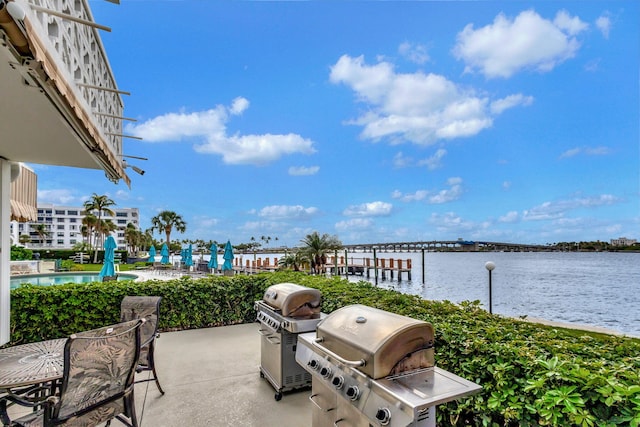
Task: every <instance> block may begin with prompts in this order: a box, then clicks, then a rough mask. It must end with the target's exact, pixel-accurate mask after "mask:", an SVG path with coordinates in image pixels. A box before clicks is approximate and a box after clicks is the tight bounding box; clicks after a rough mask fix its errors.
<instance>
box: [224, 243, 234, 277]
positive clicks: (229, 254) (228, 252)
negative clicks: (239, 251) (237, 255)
mask: <svg viewBox="0 0 640 427" xmlns="http://www.w3.org/2000/svg"><path fill="white" fill-rule="evenodd" d="M222 258H224V264H222V271H225V270H233V264H231V261H233V246H231V242H230V241H229V240H227V244H226V245H224V255H222Z"/></svg>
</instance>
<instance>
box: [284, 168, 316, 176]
mask: <svg viewBox="0 0 640 427" xmlns="http://www.w3.org/2000/svg"><path fill="white" fill-rule="evenodd" d="M319 171H320V166H291V167H290V168H289V175H293V176H304V175H315V174H317V173H318V172H319Z"/></svg>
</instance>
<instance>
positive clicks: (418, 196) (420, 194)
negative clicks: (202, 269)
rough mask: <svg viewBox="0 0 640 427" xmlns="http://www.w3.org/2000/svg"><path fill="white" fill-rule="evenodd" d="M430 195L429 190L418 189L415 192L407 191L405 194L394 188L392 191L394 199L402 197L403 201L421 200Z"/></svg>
mask: <svg viewBox="0 0 640 427" xmlns="http://www.w3.org/2000/svg"><path fill="white" fill-rule="evenodd" d="M428 195H429V192H428V191H427V190H417V191H416V192H415V193H407V194H403V193H402V192H400V191H399V190H394V192H393V193H391V197H392V198H394V199H400V200H402V201H403V202H417V201H420V200H424V199H425V198H426V197H427V196H428Z"/></svg>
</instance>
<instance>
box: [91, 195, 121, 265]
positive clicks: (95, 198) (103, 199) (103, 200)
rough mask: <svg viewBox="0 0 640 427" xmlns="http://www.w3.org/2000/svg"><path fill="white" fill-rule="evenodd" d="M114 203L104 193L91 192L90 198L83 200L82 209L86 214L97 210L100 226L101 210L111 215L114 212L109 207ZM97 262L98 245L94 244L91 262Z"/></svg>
mask: <svg viewBox="0 0 640 427" xmlns="http://www.w3.org/2000/svg"><path fill="white" fill-rule="evenodd" d="M115 204H116V202H114V201H113V200H111V199H110V198H109V197H108V196H105V195H102V196H99V195H98V194H96V193H93V194H92V195H91V199H90V200H87V201H86V202H84V210H85V213H86V214H87V215H88V214H89V213H91V212H93V211H98V222H97V223H98V226H100V225H102V212H104V213H106V214H108V215H112V216H113V215H114V212H113V210H111V209H110V208H109V207H110V206H114V205H115ZM97 262H98V246H97V245H96V247H95V251H94V252H93V263H94V264H95V263H97Z"/></svg>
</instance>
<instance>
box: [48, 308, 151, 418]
mask: <svg viewBox="0 0 640 427" xmlns="http://www.w3.org/2000/svg"><path fill="white" fill-rule="evenodd" d="M142 324H144V320H143V319H140V320H133V321H130V322H124V323H119V324H116V325H112V326H106V327H103V328H99V329H94V330H91V331H86V332H80V333H78V334H74V335H71V336H70V337H69V339H68V340H67V343H66V345H65V348H64V374H63V378H62V386H61V390H60V400H59V402H58V404H57V405H56V406H55V408H54V410H53V413H52V414H51V417H52V418H53V419H54V420H56V422H55V423H56V424H57V423H59V422H60V421H62V423H61V424H64V425H73V426H85V425H86V426H88V425H97V424H99V423H102V422H105V421H108V420H110V419H112V418H114V417H115V416H117V415H119V414H125V415H127V416H129V414H130V413H131V411H132V410H133V411H135V408H129V407H128V406H129V405H131V401H132V400H133V399H131V397H132V395H131V393H132V392H133V380H134V376H135V367H136V362H137V360H138V357H139V354H140V349H139V343H140V326H141V325H142ZM127 402H129V403H127ZM134 413H135V412H134ZM45 424H46V420H45Z"/></svg>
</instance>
